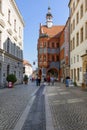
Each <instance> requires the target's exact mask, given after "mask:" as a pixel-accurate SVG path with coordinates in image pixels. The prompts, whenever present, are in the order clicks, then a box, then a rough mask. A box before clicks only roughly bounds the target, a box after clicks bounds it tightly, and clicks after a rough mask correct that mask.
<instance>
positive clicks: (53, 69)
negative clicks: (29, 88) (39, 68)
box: [46, 68, 58, 79]
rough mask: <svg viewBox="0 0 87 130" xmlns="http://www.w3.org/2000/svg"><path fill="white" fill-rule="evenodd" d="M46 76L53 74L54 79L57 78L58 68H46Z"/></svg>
mask: <svg viewBox="0 0 87 130" xmlns="http://www.w3.org/2000/svg"><path fill="white" fill-rule="evenodd" d="M46 75H47V76H48V75H50V76H52V75H53V76H54V77H55V78H56V79H58V70H57V69H56V68H51V69H49V70H47V74H46Z"/></svg>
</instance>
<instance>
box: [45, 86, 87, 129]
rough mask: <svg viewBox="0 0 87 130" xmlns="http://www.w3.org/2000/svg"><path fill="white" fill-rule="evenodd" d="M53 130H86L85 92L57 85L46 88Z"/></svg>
mask: <svg viewBox="0 0 87 130" xmlns="http://www.w3.org/2000/svg"><path fill="white" fill-rule="evenodd" d="M46 95H47V97H48V102H49V106H50V110H51V114H52V120H53V125H54V130H87V91H82V89H81V88H76V87H71V88H66V87H65V85H63V84H61V83H58V85H55V86H47V87H46Z"/></svg>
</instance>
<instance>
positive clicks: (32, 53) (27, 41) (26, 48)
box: [15, 0, 69, 69]
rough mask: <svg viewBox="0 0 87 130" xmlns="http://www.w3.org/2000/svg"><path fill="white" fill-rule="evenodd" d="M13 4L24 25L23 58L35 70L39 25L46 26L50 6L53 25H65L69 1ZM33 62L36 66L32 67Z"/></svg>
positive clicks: (30, 0) (19, 0) (31, 0)
mask: <svg viewBox="0 0 87 130" xmlns="http://www.w3.org/2000/svg"><path fill="white" fill-rule="evenodd" d="M15 2H16V4H17V7H18V9H19V11H20V13H21V15H22V17H23V20H24V23H25V27H24V41H23V58H24V59H25V60H27V61H29V63H30V64H31V65H32V66H33V68H34V69H35V68H36V67H37V59H38V58H37V43H38V38H39V27H40V23H41V24H42V25H46V13H47V12H48V7H49V6H50V8H51V13H52V15H53V25H65V24H66V21H67V19H68V17H69V7H68V4H69V0H25V1H22V0H15ZM33 62H35V63H36V64H35V65H33Z"/></svg>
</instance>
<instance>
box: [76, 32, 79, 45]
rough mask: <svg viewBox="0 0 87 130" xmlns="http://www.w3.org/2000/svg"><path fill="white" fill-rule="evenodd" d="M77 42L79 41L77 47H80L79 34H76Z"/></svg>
mask: <svg viewBox="0 0 87 130" xmlns="http://www.w3.org/2000/svg"><path fill="white" fill-rule="evenodd" d="M76 40H77V41H76V42H77V43H76V45H77V46H78V45H79V33H77V34H76Z"/></svg>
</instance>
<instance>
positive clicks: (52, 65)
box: [37, 7, 64, 78]
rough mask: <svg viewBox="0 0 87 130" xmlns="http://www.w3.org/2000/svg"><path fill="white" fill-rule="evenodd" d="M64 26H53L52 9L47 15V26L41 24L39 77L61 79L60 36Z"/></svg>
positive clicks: (38, 46)
mask: <svg viewBox="0 0 87 130" xmlns="http://www.w3.org/2000/svg"><path fill="white" fill-rule="evenodd" d="M63 28H64V26H55V25H53V20H52V14H51V9H50V7H49V8H48V13H47V14H46V25H41V24H40V30H39V38H38V45H37V48H38V69H39V75H41V76H44V77H47V76H48V75H50V76H51V75H54V76H55V78H58V77H59V73H60V72H59V71H60V61H59V56H60V55H59V54H60V47H59V44H60V43H59V42H60V35H61V32H62V30H63Z"/></svg>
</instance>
